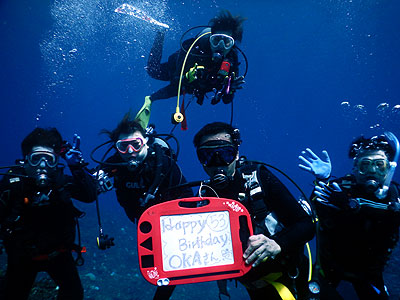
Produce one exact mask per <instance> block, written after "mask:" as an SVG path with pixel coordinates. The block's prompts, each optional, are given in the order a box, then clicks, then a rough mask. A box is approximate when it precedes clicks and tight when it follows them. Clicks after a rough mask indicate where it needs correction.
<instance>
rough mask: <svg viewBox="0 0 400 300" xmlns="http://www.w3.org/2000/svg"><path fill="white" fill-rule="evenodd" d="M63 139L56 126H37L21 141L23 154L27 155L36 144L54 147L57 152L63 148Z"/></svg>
mask: <svg viewBox="0 0 400 300" xmlns="http://www.w3.org/2000/svg"><path fill="white" fill-rule="evenodd" d="M62 143H63V140H62V137H61V134H60V132H58V130H57V129H56V128H54V127H53V128H40V127H37V128H35V129H34V130H33V131H32V132H31V133H30V134H28V135H27V136H26V137H25V138H24V140H23V141H22V143H21V150H22V155H23V156H26V155H28V154H29V153H30V152H31V151H32V148H33V147H35V146H43V147H48V148H52V149H53V150H54V152H55V153H59V152H60V150H61V146H62Z"/></svg>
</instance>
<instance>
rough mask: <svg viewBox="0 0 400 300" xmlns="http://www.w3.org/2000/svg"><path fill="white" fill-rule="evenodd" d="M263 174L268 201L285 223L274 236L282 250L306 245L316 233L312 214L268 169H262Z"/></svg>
mask: <svg viewBox="0 0 400 300" xmlns="http://www.w3.org/2000/svg"><path fill="white" fill-rule="evenodd" d="M261 174H263V176H262V177H261V178H262V184H263V186H264V188H265V191H266V194H267V199H266V202H267V204H269V207H271V209H272V211H274V212H275V213H276V214H277V217H278V219H279V220H280V222H282V224H283V225H284V229H283V230H282V231H280V232H278V233H277V234H276V235H275V236H273V237H272V238H273V239H274V240H275V241H276V242H277V243H278V244H279V245H280V247H281V248H282V251H287V250H290V249H294V248H297V247H302V246H304V244H305V243H306V242H308V241H310V240H311V239H312V238H313V237H314V234H315V227H314V224H313V222H312V218H311V216H309V215H308V214H307V213H306V212H305V210H304V209H303V208H302V207H301V205H300V204H299V203H298V202H297V200H296V199H295V198H294V197H293V195H292V194H291V193H290V192H289V190H288V189H287V188H286V186H285V185H284V184H283V183H282V182H281V181H280V180H279V179H278V178H277V177H276V176H275V175H273V174H272V173H271V172H270V171H268V170H266V169H262V170H261Z"/></svg>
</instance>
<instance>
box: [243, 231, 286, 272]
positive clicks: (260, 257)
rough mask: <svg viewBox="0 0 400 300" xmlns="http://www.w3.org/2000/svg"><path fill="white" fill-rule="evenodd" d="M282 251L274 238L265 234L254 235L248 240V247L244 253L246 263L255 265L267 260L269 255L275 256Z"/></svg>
mask: <svg viewBox="0 0 400 300" xmlns="http://www.w3.org/2000/svg"><path fill="white" fill-rule="evenodd" d="M280 252H281V247H280V246H279V245H278V244H277V242H275V241H274V240H272V239H269V238H267V237H266V236H265V235H263V234H257V235H252V236H251V237H249V240H248V241H247V249H246V251H245V252H244V253H243V258H244V259H245V260H246V264H252V266H253V267H256V266H258V265H259V264H260V263H262V262H264V261H266V260H267V258H268V257H271V258H275V256H277V255H278V254H279V253H280Z"/></svg>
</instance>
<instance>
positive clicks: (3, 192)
mask: <svg viewBox="0 0 400 300" xmlns="http://www.w3.org/2000/svg"><path fill="white" fill-rule="evenodd" d="M7 189H8V180H7V176H3V178H2V179H1V180H0V225H1V223H3V220H4V218H5V217H6V214H7V207H8V202H9V198H10V197H9V191H7Z"/></svg>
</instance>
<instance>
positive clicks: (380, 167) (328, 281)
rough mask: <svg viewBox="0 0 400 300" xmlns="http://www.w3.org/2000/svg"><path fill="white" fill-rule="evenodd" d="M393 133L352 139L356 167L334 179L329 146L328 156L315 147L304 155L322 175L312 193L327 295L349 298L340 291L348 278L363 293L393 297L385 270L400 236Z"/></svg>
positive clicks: (369, 297) (370, 298)
mask: <svg viewBox="0 0 400 300" xmlns="http://www.w3.org/2000/svg"><path fill="white" fill-rule="evenodd" d="M387 134H388V133H385V135H381V136H374V137H372V138H370V139H366V138H363V137H360V138H358V139H356V140H355V141H354V142H353V143H352V145H351V147H350V152H349V156H350V158H352V159H353V162H354V164H353V172H352V174H350V175H347V176H345V177H341V178H337V179H333V180H329V177H330V173H331V162H330V159H329V156H328V154H327V152H326V151H324V154H323V157H322V159H321V158H319V157H318V156H317V155H315V154H314V153H313V152H312V151H311V150H310V149H307V150H306V151H303V152H302V155H301V156H300V157H299V158H300V159H301V161H302V164H301V165H299V166H300V167H301V168H302V169H304V170H306V171H308V172H310V173H312V174H313V175H315V176H316V178H317V181H319V182H318V185H317V186H316V188H315V190H314V192H313V195H312V199H313V202H314V203H315V208H316V212H317V215H318V219H319V237H320V239H319V258H320V266H318V267H320V270H321V272H320V274H319V275H320V276H319V279H320V284H321V299H343V298H342V296H341V295H339V293H338V292H337V291H336V288H337V286H338V285H339V283H340V282H341V281H342V280H346V281H349V282H350V283H352V285H353V287H354V289H355V291H356V293H357V295H358V297H359V299H362V300H364V299H365V300H374V299H389V293H388V290H387V288H386V286H385V284H384V281H383V275H382V273H383V270H384V267H385V264H386V263H387V261H388V259H389V256H390V254H391V252H392V250H393V248H394V247H395V246H396V243H397V241H398V239H399V226H400V190H399V185H398V184H397V183H395V182H391V179H392V176H393V173H394V169H395V167H394V166H395V164H394V162H396V161H397V158H398V155H399V149H398V146H399V145H398V142H397V143H392V142H391V141H397V138H395V137H394V135H393V134H391V135H387ZM388 137H394V138H388ZM395 144H397V146H393V145H395ZM396 148H397V149H396ZM396 156H397V158H395V157H396Z"/></svg>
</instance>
